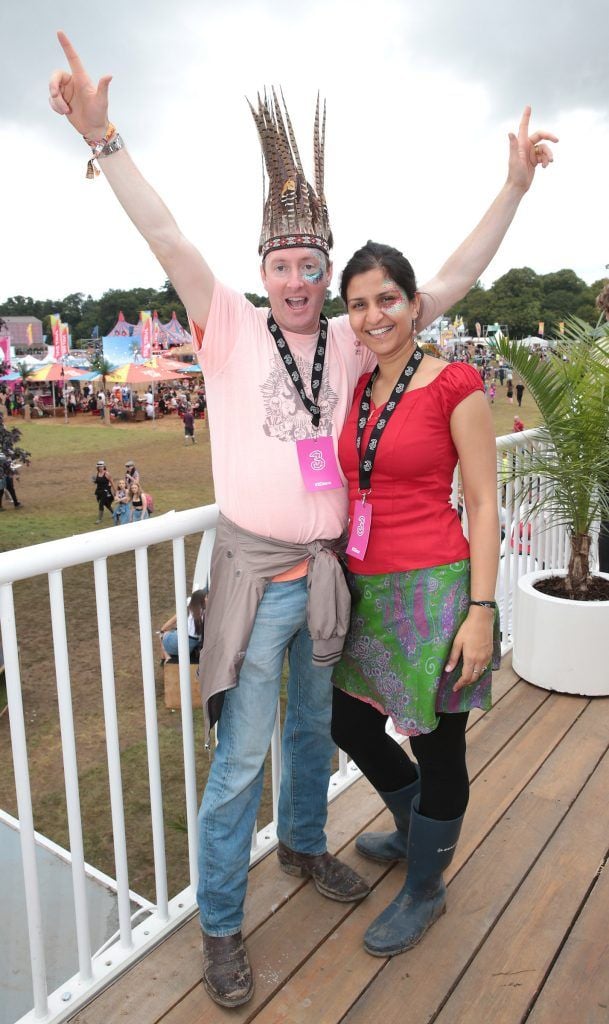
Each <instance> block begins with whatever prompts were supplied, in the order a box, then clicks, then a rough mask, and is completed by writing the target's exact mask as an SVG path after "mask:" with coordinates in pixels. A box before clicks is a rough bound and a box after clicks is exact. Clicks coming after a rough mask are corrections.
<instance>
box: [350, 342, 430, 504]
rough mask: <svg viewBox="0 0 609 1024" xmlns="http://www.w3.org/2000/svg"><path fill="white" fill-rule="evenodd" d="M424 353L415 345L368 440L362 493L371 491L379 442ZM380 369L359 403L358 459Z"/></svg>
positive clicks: (361, 474) (362, 468)
mask: <svg viewBox="0 0 609 1024" xmlns="http://www.w3.org/2000/svg"><path fill="white" fill-rule="evenodd" d="M422 358H423V353H422V352H421V349H420V348H419V346H418V345H415V349H414V352H413V353H412V355H411V357H410V359H409V360H408V362H407V363H406V366H405V367H404V369H403V370H402V372H401V374H400V376H399V377H398V379H397V381H396V384H395V387H394V389H393V391H392V392H391V394H390V396H389V400H388V402H387V404H386V405H385V412H384V414H383V415H382V416H379V418H378V420H377V421H376V423H375V425H374V427H373V429H372V433H371V434H370V437H369V439H368V445H367V447H366V451H365V452H364V455H363V457H362V458H360V463H359V489H360V492H367V491H369V490H370V478H371V477H372V470H373V468H374V460H375V458H376V453H377V452H378V447H379V442H380V439H381V436H382V434H383V431H384V430H385V427H386V426H387V424H388V423H389V420H390V419H391V417H392V415H393V413H394V412H395V409H396V406H398V405H399V403H400V400H401V398H402V395H403V394H404V393H405V391H406V389H407V388H408V385H409V384H410V382H411V380H412V378H413V376H414V374H415V373H416V371H417V370H418V369H419V366H420V365H421V360H422ZM378 373H379V368H378V366H377V367H376V369H375V370H374V371H373V373H372V375H371V377H370V380H369V381H368V383H367V385H366V387H365V388H364V391H363V394H362V397H361V400H360V403H359V417H358V421H357V434H356V437H355V447H356V449H357V454H358V457H359V456H360V453H361V448H362V438H363V436H364V428H365V426H366V423H367V422H368V415H369V412H370V400H371V398H372V388H373V386H374V382H375V380H376V378H377V377H378Z"/></svg>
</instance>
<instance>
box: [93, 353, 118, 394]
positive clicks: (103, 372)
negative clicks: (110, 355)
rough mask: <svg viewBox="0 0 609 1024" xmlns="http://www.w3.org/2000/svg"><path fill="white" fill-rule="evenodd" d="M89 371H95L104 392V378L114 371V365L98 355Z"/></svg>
mask: <svg viewBox="0 0 609 1024" xmlns="http://www.w3.org/2000/svg"><path fill="white" fill-rule="evenodd" d="M91 369H92V370H95V371H96V373H98V374H99V375H100V377H101V379H102V384H103V388H104V391H105V390H106V377H107V376H108V374H109V373H112V371H113V369H114V363H111V362H110V360H109V359H106V357H105V356H103V355H101V354H98V355H96V356H95V359H94V360H93V361H92V363H91Z"/></svg>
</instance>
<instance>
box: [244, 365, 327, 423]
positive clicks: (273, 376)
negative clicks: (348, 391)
mask: <svg viewBox="0 0 609 1024" xmlns="http://www.w3.org/2000/svg"><path fill="white" fill-rule="evenodd" d="M294 360H295V362H296V365H297V367H298V372H299V373H300V376H301V378H302V380H303V381H304V385H305V390H306V392H307V394H309V395H310V393H311V372H312V369H313V364H312V361H311V360H310V359H305V358H304V357H303V356H299V355H295V356H294ZM260 391H261V393H262V400H263V402H264V409H265V420H264V423H263V429H264V432H265V434H266V435H267V436H268V437H276V438H277V440H278V441H292V442H294V441H300V440H302V439H303V438H305V437H313V436H314V434H315V431H314V430H313V425H312V423H311V414H310V412H309V411H308V410H307V409H305V407H304V405H303V404H302V402H301V400H300V396H299V394H298V392H297V391H296V388H295V386H294V384H293V382H292V381H291V380H290V378H289V377H288V375H287V373H286V370H285V366H284V365H283V362H282V361H281V360H280V359H279V358H278V357H274V358H271V369H270V373H269V375H268V377H267V378H266V380H265V381H264V383H263V384H262V385H261V388H260ZM337 401H338V395H337V394H336V392H335V391H334V390H333V389H332V388H331V387H330V384H329V381H328V367H327V363H326V365H324V372H323V377H322V381H321V389H320V394H319V407H320V409H321V416H320V420H319V431H318V432H319V433H320V434H322V435H328V434H331V433H332V414H333V412H334V409H335V407H336V403H337Z"/></svg>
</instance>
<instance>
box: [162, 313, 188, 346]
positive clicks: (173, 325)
mask: <svg viewBox="0 0 609 1024" xmlns="http://www.w3.org/2000/svg"><path fill="white" fill-rule="evenodd" d="M161 334H162V336H163V337H164V338H166V339H167V344H168V345H169V346H170V347H172V348H173V347H174V346H175V345H185V344H187V342H191V341H192V338H191V336H190V334H189V333H188V331H186V330H184V328H183V327H182V324H181V323H180V321H179V320H178V318H177V316H176V314H175V310H174V312H173V313H172V314H171V320H169V322H168V323H166V324H161Z"/></svg>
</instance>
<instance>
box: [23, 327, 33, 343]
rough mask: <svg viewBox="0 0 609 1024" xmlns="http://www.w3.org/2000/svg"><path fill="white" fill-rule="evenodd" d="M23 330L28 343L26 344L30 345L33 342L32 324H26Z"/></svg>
mask: <svg viewBox="0 0 609 1024" xmlns="http://www.w3.org/2000/svg"><path fill="white" fill-rule="evenodd" d="M25 330H26V333H27V343H28V345H32V344H33V342H34V335H33V333H32V325H31V324H28V325H27V327H26V329H25Z"/></svg>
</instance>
